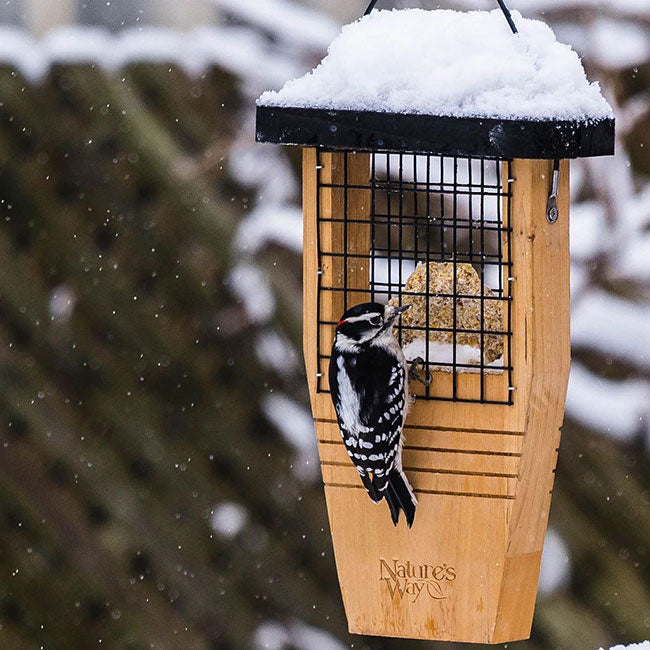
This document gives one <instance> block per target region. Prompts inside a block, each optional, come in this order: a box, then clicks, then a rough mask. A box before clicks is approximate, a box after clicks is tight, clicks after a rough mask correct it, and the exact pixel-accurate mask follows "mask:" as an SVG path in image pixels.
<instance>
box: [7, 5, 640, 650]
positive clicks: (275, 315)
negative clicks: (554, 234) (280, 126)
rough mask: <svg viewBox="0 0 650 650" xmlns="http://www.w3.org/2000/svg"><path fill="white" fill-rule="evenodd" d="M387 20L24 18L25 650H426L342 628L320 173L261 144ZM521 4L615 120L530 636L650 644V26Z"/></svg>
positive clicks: (15, 461) (13, 198)
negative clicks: (328, 471)
mask: <svg viewBox="0 0 650 650" xmlns="http://www.w3.org/2000/svg"><path fill="white" fill-rule="evenodd" d="M365 4H366V3H365V2H362V1H358V0H336V1H334V0H329V1H328V2H320V1H318V0H310V2H304V3H301V2H298V0H216V1H215V0H185V1H184V2H178V1H174V0H110V1H106V0H48V2H47V3H45V2H42V0H2V2H1V3H0V22H1V25H0V258H1V263H0V411H1V417H0V433H1V436H2V445H1V447H0V520H1V526H2V534H1V535H0V648H2V649H3V650H4V649H10V650H14V649H16V650H22V649H28V648H29V649H31V648H45V649H63V650H69V649H73V650H77V649H80V650H84V649H86V648H95V647H100V646H101V647H104V648H119V649H122V648H124V649H128V650H136V649H138V650H139V649H141V648H162V649H176V648H179V649H190V650H194V649H197V650H199V649H200V650H203V649H213V650H214V649H222V648H223V649H229V648H253V649H262V648H270V649H272V650H281V649H292V650H312V649H315V650H339V649H341V648H355V649H364V650H365V649H373V650H380V649H381V650H389V649H390V650H392V649H394V650H398V649H399V650H405V649H406V648H413V649H416V648H424V647H425V644H424V643H422V642H416V641H398V640H390V639H376V638H363V637H352V636H350V635H348V633H347V631H346V630H347V628H346V623H345V620H344V615H343V609H342V605H341V600H340V594H339V588H338V584H337V581H336V576H335V570H334V560H333V557H332V548H331V543H330V537H329V528H328V523H327V517H326V512H325V504H324V498H323V491H322V487H321V481H320V475H319V467H318V461H317V455H316V449H315V441H314V437H313V428H312V423H311V418H310V412H309V408H308V402H307V392H306V385H305V378H304V375H303V368H302V359H301V353H300V338H301V335H300V331H301V293H300V288H301V279H300V269H301V258H300V254H301V215H300V208H299V201H300V186H299V177H298V160H299V152H298V151H296V150H293V149H291V148H284V149H280V148H279V147H274V146H269V145H256V144H255V143H254V101H255V98H256V97H257V96H258V95H259V94H260V93H261V92H262V91H263V90H265V89H267V88H278V87H280V86H281V85H282V84H283V83H284V81H286V80H287V79H288V78H290V77H294V76H298V75H301V74H303V73H304V72H305V71H307V70H309V69H311V68H312V67H313V66H314V65H316V64H317V63H318V61H319V60H320V59H321V58H322V57H323V55H324V54H325V51H326V48H327V45H328V44H329V43H330V41H331V40H332V39H333V38H334V37H335V36H336V34H337V32H338V30H339V28H340V25H341V24H342V23H343V22H345V21H349V20H352V19H354V18H356V17H358V16H359V15H360V14H361V13H362V12H363V9H364V8H365ZM405 4H406V3H405ZM397 5H398V6H404V4H401V3H397ZM418 5H420V6H425V7H434V6H437V5H436V3H435V2H430V3H429V2H422V3H418V2H409V3H408V4H407V5H406V6H418ZM493 5H494V3H492V2H490V1H489V0H466V1H461V0H449V2H445V3H443V5H442V7H443V8H459V9H460V8H464V9H466V8H481V9H485V8H492V6H493ZM387 6H392V5H391V4H390V3H388V2H386V1H385V0H380V3H379V5H378V7H379V8H382V7H387ZM510 6H511V8H513V9H519V10H520V11H521V12H522V13H523V14H524V15H525V16H528V17H538V18H541V19H543V20H544V21H546V22H548V23H550V24H551V25H552V27H553V28H554V29H555V31H556V34H557V35H558V38H559V39H560V40H562V41H564V42H567V43H569V44H571V45H572V46H573V47H574V48H575V49H576V50H577V51H578V52H579V53H580V54H581V55H582V56H583V57H584V64H585V67H586V69H587V73H588V75H589V77H590V78H591V79H593V80H598V81H600V83H601V85H602V87H603V90H604V92H605V94H606V96H607V97H608V99H609V101H610V102H611V104H612V105H613V106H614V107H615V110H616V113H617V120H618V124H617V126H618V145H617V155H616V156H615V157H613V158H604V159H595V160H582V161H577V162H575V163H574V164H573V167H572V172H573V176H572V195H573V212H572V215H571V219H572V226H571V235H572V254H573V259H572V284H573V286H572V292H573V324H572V328H573V334H572V335H573V358H574V362H573V370H572V375H571V381H570V389H569V397H568V404H567V416H566V422H565V426H564V433H563V438H562V447H561V451H560V460H559V466H558V470H557V481H556V488H555V492H554V499H553V507H552V512H551V528H550V532H549V535H548V537H547V544H546V548H545V557H544V565H543V570H542V577H541V581H540V597H539V601H538V607H537V610H536V616H535V623H534V627H533V636H532V639H531V640H530V641H528V642H521V643H517V644H510V645H511V647H513V648H517V649H521V650H551V649H557V650H578V649H580V650H596V649H597V648H599V647H600V646H604V647H609V646H610V645H613V644H614V643H615V642H617V643H621V642H633V641H639V640H641V639H647V638H650V430H649V425H648V416H649V414H650V413H649V412H650V381H649V379H650V182H649V179H650V137H649V136H650V6H649V5H648V3H647V1H646V0H608V1H605V0H511V2H510ZM436 647H439V648H441V649H442V648H448V647H450V646H447V645H445V644H438V645H437V646H436ZM454 647H457V648H461V647H462V646H454Z"/></svg>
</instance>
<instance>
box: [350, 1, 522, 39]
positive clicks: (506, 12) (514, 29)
mask: <svg viewBox="0 0 650 650" xmlns="http://www.w3.org/2000/svg"><path fill="white" fill-rule="evenodd" d="M377 1H378V0H370V4H369V5H368V8H367V9H366V10H365V12H364V14H363V15H364V16H367V15H368V14H369V13H370V12H371V11H372V10H373V9H374V8H375V5H376V4H377ZM497 2H498V3H499V7H501V11H503V15H504V16H505V17H506V20H507V21H508V25H510V29H511V30H512V33H513V34H516V33H517V26H516V25H515V21H514V20H513V19H512V16H511V15H510V9H508V7H507V6H506V3H505V2H504V0H497Z"/></svg>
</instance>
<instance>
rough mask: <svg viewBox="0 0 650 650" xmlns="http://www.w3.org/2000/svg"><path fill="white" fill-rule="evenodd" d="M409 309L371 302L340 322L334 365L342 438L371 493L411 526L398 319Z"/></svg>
mask: <svg viewBox="0 0 650 650" xmlns="http://www.w3.org/2000/svg"><path fill="white" fill-rule="evenodd" d="M404 309H405V308H399V307H398V308H395V307H391V306H386V307H384V305H381V304H379V303H366V304H363V305H358V306H356V307H353V308H352V309H350V310H348V311H347V312H346V313H345V314H343V316H342V317H341V320H340V321H339V323H338V325H337V328H336V337H335V340H334V345H333V348H332V356H331V359H330V366H329V382H330V389H331V393H332V401H333V402H334V407H335V409H336V414H337V419H338V423H339V428H340V429H341V435H342V437H343V442H344V444H345V447H346V449H347V451H348V454H349V456H350V458H351V459H352V462H353V463H354V465H355V466H356V468H357V471H358V472H359V475H360V476H361V480H362V482H363V485H364V486H365V488H366V490H367V491H368V494H369V496H370V498H371V499H372V500H373V501H375V502H379V501H381V500H382V499H386V502H387V503H388V506H389V509H390V512H391V517H392V519H393V523H395V525H397V522H398V519H399V513H400V511H402V510H403V511H404V513H405V516H406V520H407V524H408V525H409V527H410V526H411V525H412V524H413V518H414V517H415V506H416V504H417V500H416V498H415V495H414V494H413V490H412V489H411V486H410V485H409V483H408V480H407V479H406V476H405V475H404V473H403V471H402V429H403V427H404V421H405V419H406V412H407V409H408V373H407V367H406V361H405V359H404V354H403V353H402V350H401V348H400V347H399V344H398V342H397V341H396V339H395V337H394V335H393V324H394V322H395V321H396V320H397V318H398V317H399V315H400V313H401V312H402V311H404Z"/></svg>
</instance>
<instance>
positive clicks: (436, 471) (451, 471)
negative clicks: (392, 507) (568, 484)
mask: <svg viewBox="0 0 650 650" xmlns="http://www.w3.org/2000/svg"><path fill="white" fill-rule="evenodd" d="M349 464H350V461H349V460H348V462H346V463H342V462H339V461H335V460H323V461H321V465H332V466H333V467H347V466H348V465H349ZM404 471H405V472H430V473H431V474H457V475H458V476H496V477H499V478H519V476H518V475H517V474H499V473H496V472H472V471H469V470H460V469H428V468H423V467H407V466H404Z"/></svg>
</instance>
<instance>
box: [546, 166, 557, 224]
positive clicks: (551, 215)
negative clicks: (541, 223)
mask: <svg viewBox="0 0 650 650" xmlns="http://www.w3.org/2000/svg"><path fill="white" fill-rule="evenodd" d="M559 185H560V161H559V160H556V161H554V162H553V184H552V186H551V193H550V194H549V197H548V201H547V202H546V220H547V221H548V222H549V223H555V222H556V221H557V220H558V217H559V216H560V211H559V210H558V207H557V192H558V187H559Z"/></svg>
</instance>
